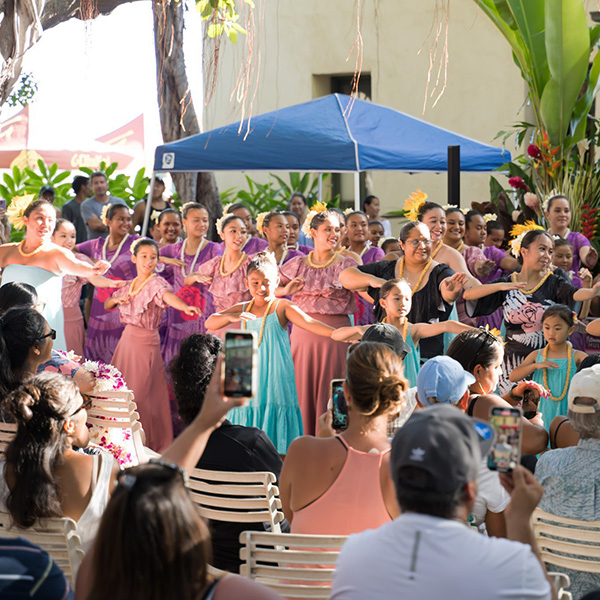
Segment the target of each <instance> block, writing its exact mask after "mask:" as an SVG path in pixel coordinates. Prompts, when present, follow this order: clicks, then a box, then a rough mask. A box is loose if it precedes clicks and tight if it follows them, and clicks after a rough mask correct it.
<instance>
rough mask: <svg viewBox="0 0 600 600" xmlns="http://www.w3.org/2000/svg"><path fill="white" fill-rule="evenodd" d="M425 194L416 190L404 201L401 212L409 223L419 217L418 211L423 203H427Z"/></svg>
mask: <svg viewBox="0 0 600 600" xmlns="http://www.w3.org/2000/svg"><path fill="white" fill-rule="evenodd" d="M427 198H428V196H427V194H426V193H425V192H424V191H423V190H421V189H417V191H416V192H413V193H412V194H411V195H410V196H409V197H408V198H407V199H406V200H405V201H404V206H403V207H402V210H403V211H404V214H405V216H406V218H407V219H408V220H409V221H416V220H417V217H418V216H419V209H420V208H421V206H423V204H425V202H426V201H427Z"/></svg>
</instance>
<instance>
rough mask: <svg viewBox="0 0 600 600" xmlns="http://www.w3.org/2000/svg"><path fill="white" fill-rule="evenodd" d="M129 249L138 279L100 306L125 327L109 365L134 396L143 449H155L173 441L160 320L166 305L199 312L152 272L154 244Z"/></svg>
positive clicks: (143, 243)
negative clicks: (114, 314) (113, 312)
mask: <svg viewBox="0 0 600 600" xmlns="http://www.w3.org/2000/svg"><path fill="white" fill-rule="evenodd" d="M131 250H132V254H133V255H132V258H131V260H132V261H133V263H134V264H135V267H136V270H137V277H135V279H133V280H132V281H128V282H127V284H128V285H126V286H125V287H122V288H121V289H120V290H118V291H116V292H115V293H114V294H113V295H112V297H111V298H109V299H108V300H107V301H106V302H105V303H104V307H105V308H106V310H112V309H113V308H117V307H118V309H119V316H120V318H121V321H122V323H123V324H124V325H125V329H124V330H123V335H122V336H121V339H120V340H119V343H118V345H117V349H116V350H115V353H114V356H113V357H112V361H111V362H112V364H113V365H114V366H115V367H116V368H117V369H119V371H121V373H122V374H123V377H124V378H125V381H126V382H127V386H128V387H129V389H130V390H132V391H133V393H134V394H135V400H136V403H137V405H138V410H139V413H140V417H141V421H142V426H143V427H144V431H145V432H146V445H147V446H149V447H150V448H152V449H153V450H156V451H159V450H162V449H164V448H166V447H167V446H168V445H169V444H170V443H171V441H172V439H173V429H172V423H171V411H170V408H169V392H168V389H167V379H166V376H165V365H164V363H163V360H162V356H161V353H160V337H159V334H158V328H159V326H160V321H161V318H162V315H163V312H164V310H165V309H166V307H167V306H172V307H173V308H175V309H176V310H180V311H182V312H184V313H185V314H187V315H190V316H191V315H197V314H199V313H200V309H199V308H198V307H196V306H188V305H187V304H186V303H185V302H183V300H181V299H179V298H178V297H177V296H176V295H175V294H173V293H172V291H171V289H172V288H171V286H170V285H169V284H168V283H167V282H166V281H165V280H164V279H163V278H162V277H158V276H157V275H156V274H155V273H154V269H155V268H156V265H157V263H158V244H157V243H156V242H155V241H154V240H150V239H148V238H140V239H139V240H136V242H135V244H133V245H132V247H131Z"/></svg>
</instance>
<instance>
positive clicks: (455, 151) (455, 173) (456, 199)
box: [448, 146, 460, 207]
mask: <svg viewBox="0 0 600 600" xmlns="http://www.w3.org/2000/svg"><path fill="white" fill-rule="evenodd" d="M448 204H452V205H453V206H458V207H460V146H448Z"/></svg>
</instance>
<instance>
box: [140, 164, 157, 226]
mask: <svg viewBox="0 0 600 600" xmlns="http://www.w3.org/2000/svg"><path fill="white" fill-rule="evenodd" d="M155 177H156V173H155V172H154V171H152V177H151V179H150V190H149V192H148V197H147V198H146V212H145V214H144V224H143V225H142V233H141V235H142V237H144V236H145V235H146V234H147V233H148V225H149V224H150V213H151V212H152V194H153V193H154V178H155Z"/></svg>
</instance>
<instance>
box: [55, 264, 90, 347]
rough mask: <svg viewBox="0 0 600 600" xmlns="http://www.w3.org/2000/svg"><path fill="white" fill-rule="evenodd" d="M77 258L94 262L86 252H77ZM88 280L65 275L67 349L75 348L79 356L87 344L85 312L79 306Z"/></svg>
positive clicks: (64, 308)
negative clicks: (82, 291) (84, 322)
mask: <svg viewBox="0 0 600 600" xmlns="http://www.w3.org/2000/svg"><path fill="white" fill-rule="evenodd" d="M75 258H77V259H79V260H81V261H83V262H86V263H89V264H92V261H90V259H89V258H88V257H87V256H86V255H85V254H80V253H76V254H75ZM87 282H88V281H87V279H85V278H84V277H78V276H77V275H65V276H64V277H63V286H62V303H63V314H64V316H65V340H66V342H67V350H73V352H75V354H77V355H78V356H83V348H84V346H85V327H84V324H83V314H82V312H81V309H80V308H79V299H80V298H81V289H82V288H83V286H84V285H85V284H86V283H87Z"/></svg>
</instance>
